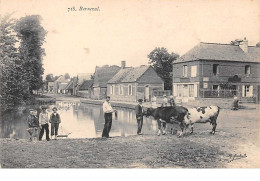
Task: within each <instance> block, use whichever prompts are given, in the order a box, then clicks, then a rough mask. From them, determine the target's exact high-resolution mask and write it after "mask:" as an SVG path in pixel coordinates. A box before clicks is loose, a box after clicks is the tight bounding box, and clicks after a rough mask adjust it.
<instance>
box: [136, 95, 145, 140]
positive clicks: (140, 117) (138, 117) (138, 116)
mask: <svg viewBox="0 0 260 181" xmlns="http://www.w3.org/2000/svg"><path fill="white" fill-rule="evenodd" d="M142 102H143V99H138V105H137V106H136V108H135V114H136V120H137V126H138V127H137V134H138V135H142V134H143V133H142V126H143V116H144V109H143V105H142Z"/></svg>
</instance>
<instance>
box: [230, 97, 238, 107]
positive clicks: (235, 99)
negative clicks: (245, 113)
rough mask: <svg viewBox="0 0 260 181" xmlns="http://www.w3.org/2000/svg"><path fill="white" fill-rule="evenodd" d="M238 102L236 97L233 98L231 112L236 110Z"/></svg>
mask: <svg viewBox="0 0 260 181" xmlns="http://www.w3.org/2000/svg"><path fill="white" fill-rule="evenodd" d="M238 102H239V99H238V97H237V96H234V99H233V102H232V106H231V110H238Z"/></svg>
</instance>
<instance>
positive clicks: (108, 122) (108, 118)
mask: <svg viewBox="0 0 260 181" xmlns="http://www.w3.org/2000/svg"><path fill="white" fill-rule="evenodd" d="M109 101H110V97H109V96H107V97H106V101H105V102H104V103H103V112H104V118H105V124H104V129H103V132H102V138H109V132H110V130H111V127H112V113H113V112H116V110H115V109H113V108H112V106H111V104H110V102H109Z"/></svg>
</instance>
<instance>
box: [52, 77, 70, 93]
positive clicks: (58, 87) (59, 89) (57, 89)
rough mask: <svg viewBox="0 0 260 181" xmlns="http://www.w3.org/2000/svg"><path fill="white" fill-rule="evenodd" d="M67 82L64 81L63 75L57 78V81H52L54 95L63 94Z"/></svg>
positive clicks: (67, 80) (66, 80)
mask: <svg viewBox="0 0 260 181" xmlns="http://www.w3.org/2000/svg"><path fill="white" fill-rule="evenodd" d="M69 81H70V79H66V78H65V76H64V75H61V76H59V77H58V79H57V80H55V81H54V86H53V90H54V93H63V94H65V87H66V86H67V84H68V82H69Z"/></svg>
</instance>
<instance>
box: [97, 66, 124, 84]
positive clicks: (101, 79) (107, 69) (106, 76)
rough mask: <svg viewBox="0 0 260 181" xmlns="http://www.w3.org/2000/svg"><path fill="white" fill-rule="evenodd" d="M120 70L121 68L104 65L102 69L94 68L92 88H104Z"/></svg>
mask: <svg viewBox="0 0 260 181" xmlns="http://www.w3.org/2000/svg"><path fill="white" fill-rule="evenodd" d="M120 69H121V68H120V67H119V66H116V65H113V66H108V65H105V66H103V67H96V71H95V75H94V83H93V87H106V86H107V82H108V81H109V80H110V79H111V78H112V77H113V76H114V75H116V74H117V72H118V71H119V70H120Z"/></svg>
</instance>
